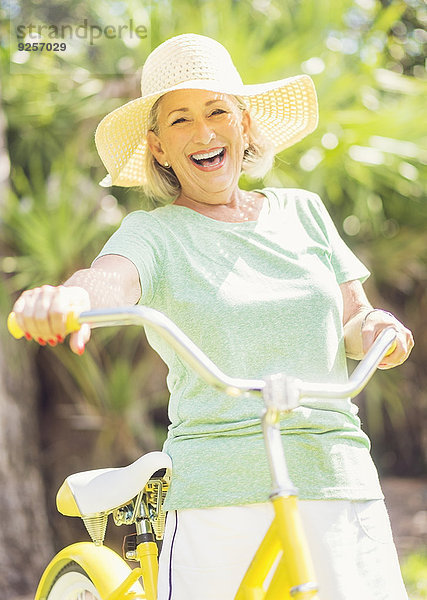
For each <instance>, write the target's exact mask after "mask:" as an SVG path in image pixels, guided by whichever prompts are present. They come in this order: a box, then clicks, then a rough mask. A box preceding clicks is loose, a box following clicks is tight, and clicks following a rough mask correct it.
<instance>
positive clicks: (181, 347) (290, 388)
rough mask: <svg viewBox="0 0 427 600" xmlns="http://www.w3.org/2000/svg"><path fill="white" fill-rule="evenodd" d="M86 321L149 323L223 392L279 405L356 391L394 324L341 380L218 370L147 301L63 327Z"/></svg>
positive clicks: (16, 331) (14, 327)
mask: <svg viewBox="0 0 427 600" xmlns="http://www.w3.org/2000/svg"><path fill="white" fill-rule="evenodd" d="M83 323H87V324H89V325H90V326H91V327H110V326H116V325H143V326H148V327H151V328H152V329H154V331H156V333H158V334H159V335H160V336H161V337H162V338H163V339H164V340H165V341H166V342H167V343H168V344H169V345H170V346H171V347H172V348H173V350H175V352H176V353H177V354H178V356H179V357H180V358H182V359H183V360H184V361H185V362H186V363H187V364H188V365H189V366H190V367H191V368H192V369H194V371H195V372H196V373H197V374H198V375H199V376H200V377H201V378H202V379H203V380H204V381H205V382H206V383H208V384H209V385H211V386H212V387H215V388H217V389H218V390H221V391H222V392H225V393H226V394H228V395H229V396H234V397H237V396H241V395H245V394H247V393H254V394H258V395H264V397H265V400H266V404H267V405H268V404H269V403H274V405H275V406H276V408H277V409H278V410H280V411H288V410H291V409H292V408H295V407H296V406H298V405H299V404H300V401H301V400H302V399H303V398H334V399H341V398H342V399H344V398H353V397H354V396H356V395H357V394H358V393H359V392H360V391H361V390H362V389H363V388H364V387H365V386H366V384H367V383H368V381H369V380H370V378H371V377H372V375H373V373H374V372H375V370H376V368H377V366H378V365H379V364H380V362H381V360H382V359H383V358H384V356H385V355H387V354H388V353H390V350H391V349H392V348H393V346H394V344H395V339H396V335H397V333H396V330H395V329H394V328H392V327H388V328H387V329H384V330H383V331H382V332H381V333H380V335H379V336H378V337H377V339H376V340H375V342H374V343H373V345H372V346H371V348H370V349H369V351H368V352H367V354H366V356H365V357H364V358H363V359H362V360H361V361H360V363H359V364H358V366H357V367H356V369H355V370H354V371H353V373H352V374H351V376H350V378H349V380H348V381H347V382H345V383H336V384H334V383H309V382H304V381H301V380H299V379H296V378H291V377H287V376H286V375H285V374H277V375H273V376H270V377H267V378H266V379H239V378H235V377H229V376H228V375H226V374H225V373H223V372H222V371H221V370H220V369H219V368H218V367H217V366H216V365H215V363H213V362H212V361H211V359H210V358H209V357H208V356H206V354H204V352H202V350H201V349H200V348H199V347H198V346H196V344H195V343H194V342H192V341H191V340H190V338H189V337H188V336H187V335H185V333H184V332H183V331H181V329H179V327H178V326H177V325H175V323H173V321H171V320H170V319H169V318H168V317H166V316H165V315H164V314H163V313H161V312H159V311H157V310H155V309H153V308H149V307H147V306H131V307H125V308H109V309H98V310H90V311H86V312H82V313H81V314H80V315H78V316H77V315H75V314H74V313H70V314H69V315H68V317H67V333H71V332H72V331H75V330H77V329H79V327H80V326H81V325H82V324H83ZM8 328H9V331H10V333H11V334H12V335H13V336H14V337H16V338H20V337H22V336H23V332H22V330H21V329H20V327H19V326H18V324H17V322H16V318H15V315H14V313H11V314H10V315H9V318H8Z"/></svg>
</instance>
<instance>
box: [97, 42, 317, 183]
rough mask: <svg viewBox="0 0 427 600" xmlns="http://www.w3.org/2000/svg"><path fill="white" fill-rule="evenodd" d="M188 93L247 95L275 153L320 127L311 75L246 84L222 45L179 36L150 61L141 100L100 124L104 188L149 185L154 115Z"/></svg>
mask: <svg viewBox="0 0 427 600" xmlns="http://www.w3.org/2000/svg"><path fill="white" fill-rule="evenodd" d="M182 89H202V90H210V91H213V92H222V93H225V94H233V95H236V96H241V97H242V98H243V100H244V102H245V104H246V106H247V108H248V110H249V113H250V114H251V116H252V117H253V118H254V119H255V120H256V122H257V125H258V128H259V130H260V131H261V133H262V134H263V135H264V136H265V137H266V138H267V140H268V141H269V142H270V143H271V144H272V146H273V147H274V151H275V153H277V152H280V151H281V150H283V149H284V148H288V147H289V146H292V144H295V143H296V142H298V141H299V140H301V139H302V138H303V137H304V136H306V135H308V134H309V133H311V132H312V131H313V130H314V129H315V128H316V126H317V115H318V113H317V100H316V92H315V89H314V85H313V82H312V80H311V79H310V77H309V76H308V75H298V76H296V77H289V78H287V79H281V80H279V81H273V82H270V83H260V84H256V85H243V83H242V80H241V77H240V75H239V73H238V71H237V69H236V67H235V66H234V64H233V62H232V60H231V57H230V55H229V53H228V52H227V50H226V49H225V48H224V46H222V45H221V44H220V43H219V42H217V41H215V40H213V39H211V38H208V37H205V36H203V35H196V34H183V35H178V36H176V37H173V38H171V39H169V40H167V41H166V42H164V43H163V44H161V45H160V46H158V47H157V48H156V49H155V50H153V52H152V53H151V54H150V55H149V57H148V58H147V60H146V62H145V64H144V67H143V69H142V76H141V97H140V98H137V99H136V100H132V101H131V102H127V103H126V104H124V105H123V106H121V107H119V108H117V109H116V110H114V111H112V112H111V113H109V114H108V115H107V116H106V117H104V118H103V119H102V121H101V122H100V124H99V125H98V128H97V130H96V133H95V143H96V147H97V150H98V153H99V155H100V157H101V159H102V161H103V163H104V165H105V167H106V168H107V171H108V175H107V176H106V177H105V178H104V179H103V180H102V181H101V183H100V185H102V186H104V187H108V186H111V185H118V186H123V187H132V186H141V185H144V184H145V183H146V176H145V165H146V160H145V159H146V153H147V152H149V150H148V149H147V143H146V139H145V136H146V134H147V123H148V115H149V113H150V110H151V108H152V106H153V104H154V103H155V101H156V100H157V99H158V98H159V97H160V96H162V95H163V94H165V93H167V92H171V91H173V90H182Z"/></svg>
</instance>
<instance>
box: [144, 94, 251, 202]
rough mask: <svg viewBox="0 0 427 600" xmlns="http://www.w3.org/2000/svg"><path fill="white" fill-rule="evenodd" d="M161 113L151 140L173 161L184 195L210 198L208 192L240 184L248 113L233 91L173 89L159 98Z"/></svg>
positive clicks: (155, 151) (163, 156)
mask: <svg viewBox="0 0 427 600" xmlns="http://www.w3.org/2000/svg"><path fill="white" fill-rule="evenodd" d="M158 114H159V118H158V126H159V132H158V135H156V134H155V133H153V132H152V131H150V132H149V133H148V136H147V141H148V145H149V147H150V150H151V152H152V153H153V154H154V156H155V158H156V159H157V161H158V162H159V163H160V164H163V165H164V163H165V162H168V163H169V165H170V166H171V167H172V169H173V170H174V172H175V175H176V176H177V178H178V181H179V182H180V184H181V188H182V193H183V194H184V195H185V196H187V197H190V198H192V199H194V200H200V201H202V202H209V199H208V198H207V196H206V194H215V193H222V192H225V191H228V190H229V191H232V190H233V189H234V188H235V187H236V186H237V183H238V180H239V176H240V173H241V167H242V160H243V153H244V149H245V144H246V142H247V141H248V128H249V121H250V119H249V114H248V112H247V111H242V110H240V109H239V108H238V106H237V103H236V100H235V99H234V98H233V97H232V96H229V95H227V94H221V93H217V92H209V91H205V90H175V91H173V92H169V93H167V94H165V95H164V96H163V97H162V98H161V100H160V105H159V113H158ZM211 201H212V200H211Z"/></svg>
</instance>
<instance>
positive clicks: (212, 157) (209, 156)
mask: <svg viewBox="0 0 427 600" xmlns="http://www.w3.org/2000/svg"><path fill="white" fill-rule="evenodd" d="M224 153H225V150H224V148H216V149H215V150H210V151H209V152H197V153H196V154H192V155H191V156H190V158H191V160H192V161H193V162H194V163H195V164H196V165H198V166H202V167H207V166H214V165H219V164H221V162H222V159H223V157H224Z"/></svg>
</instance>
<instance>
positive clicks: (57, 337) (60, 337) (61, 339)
mask: <svg viewBox="0 0 427 600" xmlns="http://www.w3.org/2000/svg"><path fill="white" fill-rule="evenodd" d="M56 339H57V340H58V342H59V343H60V344H62V342H63V341H64V337H63V336H62V335H57V336H56Z"/></svg>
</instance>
